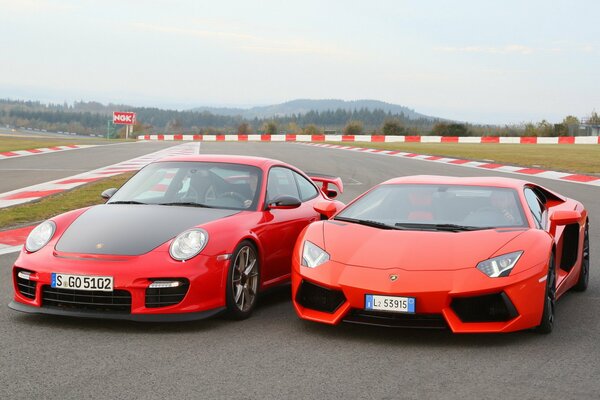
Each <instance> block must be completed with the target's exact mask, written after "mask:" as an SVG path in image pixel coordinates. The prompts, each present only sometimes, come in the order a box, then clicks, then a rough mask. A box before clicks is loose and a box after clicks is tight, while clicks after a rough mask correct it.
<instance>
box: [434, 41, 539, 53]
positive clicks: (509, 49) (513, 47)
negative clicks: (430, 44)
mask: <svg viewBox="0 0 600 400" xmlns="http://www.w3.org/2000/svg"><path fill="white" fill-rule="evenodd" d="M436 50H437V51H442V52H444V53H482V54H522V55H528V54H531V53H533V52H534V50H533V49H532V48H531V47H528V46H523V45H520V44H510V45H506V46H502V47H495V46H463V47H452V46H445V47H437V48H436Z"/></svg>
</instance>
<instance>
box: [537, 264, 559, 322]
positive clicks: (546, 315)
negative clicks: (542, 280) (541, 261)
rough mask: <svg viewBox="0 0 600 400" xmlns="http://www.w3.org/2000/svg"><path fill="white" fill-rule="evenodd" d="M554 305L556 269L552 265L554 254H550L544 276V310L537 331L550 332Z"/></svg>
mask: <svg viewBox="0 0 600 400" xmlns="http://www.w3.org/2000/svg"><path fill="white" fill-rule="evenodd" d="M555 306H556V270H555V266H554V254H552V255H551V256H550V262H549V263H548V276H547V278H546V291H545V293H544V311H543V312H542V320H541V322H540V324H539V325H538V326H537V328H536V331H537V332H538V333H550V332H552V328H554V309H555Z"/></svg>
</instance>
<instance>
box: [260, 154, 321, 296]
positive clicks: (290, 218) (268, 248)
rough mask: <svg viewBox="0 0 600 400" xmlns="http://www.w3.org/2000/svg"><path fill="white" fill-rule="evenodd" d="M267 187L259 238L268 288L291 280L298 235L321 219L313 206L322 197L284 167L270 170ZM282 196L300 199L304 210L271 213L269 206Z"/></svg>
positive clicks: (294, 172) (293, 209)
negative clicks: (293, 255)
mask: <svg viewBox="0 0 600 400" xmlns="http://www.w3.org/2000/svg"><path fill="white" fill-rule="evenodd" d="M266 186H267V193H266V201H265V207H264V210H263V218H262V221H263V224H262V226H261V227H260V229H259V232H258V234H259V236H261V238H260V239H261V243H262V245H263V251H264V254H263V255H264V258H263V260H264V265H263V266H262V275H263V285H265V286H268V285H270V284H275V283H278V282H280V281H281V280H284V279H287V278H288V277H289V275H290V273H291V258H292V250H293V248H294V245H295V243H296V239H297V238H298V235H299V234H300V232H301V231H302V229H304V227H305V226H306V225H308V224H309V223H310V222H313V221H316V220H318V219H319V214H318V213H317V212H316V211H315V210H314V209H313V203H314V202H315V201H317V199H318V198H320V195H319V192H318V189H317V188H316V187H315V186H314V184H313V183H312V182H310V181H308V180H307V179H306V178H305V177H303V176H302V175H300V174H298V173H297V172H296V171H293V170H292V169H290V168H286V167H283V166H276V167H272V168H271V169H270V170H269V174H268V176H267V185H266ZM282 195H285V196H292V197H295V198H297V199H299V200H300V201H301V204H300V206H299V207H297V208H292V209H278V210H274V209H268V204H269V203H270V202H271V201H273V200H274V199H276V198H277V197H278V196H282Z"/></svg>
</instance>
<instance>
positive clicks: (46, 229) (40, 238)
mask: <svg viewBox="0 0 600 400" xmlns="http://www.w3.org/2000/svg"><path fill="white" fill-rule="evenodd" d="M55 231H56V224H55V223H54V222H53V221H44V222H42V223H41V224H39V225H38V226H36V227H35V228H33V230H32V231H31V232H30V233H29V236H27V240H26V241H25V248H26V249H27V251H29V252H30V253H33V252H34V251H38V250H39V249H41V248H42V247H44V246H45V245H46V244H47V243H48V242H49V241H50V239H52V236H53V235H54V232H55Z"/></svg>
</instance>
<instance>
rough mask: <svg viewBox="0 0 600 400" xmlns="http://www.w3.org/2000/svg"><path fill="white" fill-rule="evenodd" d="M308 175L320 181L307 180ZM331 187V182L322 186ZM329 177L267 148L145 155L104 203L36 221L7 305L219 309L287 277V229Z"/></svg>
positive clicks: (243, 307) (127, 315)
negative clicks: (150, 158)
mask: <svg viewBox="0 0 600 400" xmlns="http://www.w3.org/2000/svg"><path fill="white" fill-rule="evenodd" d="M315 182H318V183H319V184H320V185H319V186H317V185H316V184H315ZM331 185H333V186H336V187H337V191H336V190H335V189H334V188H333V187H331ZM342 190H343V189H342V182H341V180H340V179H339V178H333V177H324V176H318V177H313V178H312V179H311V178H309V177H308V176H307V175H305V174H304V173H303V172H301V171H300V170H298V169H297V168H294V167H292V166H290V165H288V164H285V163H282V162H280V161H276V160H270V159H265V158H255V157H241V156H215V155H203V156H186V157H177V158H169V159H165V160H161V161H159V162H155V163H152V164H149V165H148V166H146V167H145V168H143V169H142V170H140V171H139V172H138V173H137V174H136V175H134V176H133V177H132V178H131V179H130V180H129V181H128V182H127V183H125V184H124V185H123V186H122V187H121V188H120V189H119V190H117V189H109V190H107V191H105V192H104V193H103V194H102V195H103V197H105V198H107V199H108V201H107V203H106V204H102V205H98V206H94V207H89V208H83V209H79V210H75V211H70V212H67V213H65V214H62V215H59V216H57V217H54V218H51V219H49V220H47V221H45V222H42V223H41V224H40V225H38V226H37V227H36V228H35V229H34V230H33V231H32V232H31V234H30V235H29V237H28V238H27V241H26V244H25V246H24V249H23V250H22V251H21V254H20V255H19V258H18V259H17V260H16V262H15V265H14V268H13V279H14V289H15V296H14V300H13V301H12V302H11V303H10V307H11V308H12V309H14V310H17V311H24V312H29V313H44V314H58V315H70V316H78V317H94V318H111V319H128V320H136V321H182V320H193V319H199V318H204V317H209V316H211V315H214V314H216V313H218V312H221V311H224V310H227V311H229V313H230V314H231V316H233V317H234V318H240V319H241V318H245V317H247V316H249V315H250V313H251V312H252V310H253V309H254V307H255V305H256V300H257V294H258V293H259V292H260V291H262V290H264V289H267V288H269V287H272V286H274V285H277V284H280V283H284V282H286V281H289V279H290V270H291V253H292V250H293V247H294V243H295V242H296V239H297V237H298V234H299V233H300V231H302V229H303V228H304V227H305V226H306V225H307V224H308V223H310V222H312V221H316V220H318V219H320V218H321V217H322V216H321V215H320V214H319V213H318V212H317V211H315V209H314V207H313V206H314V205H315V204H316V203H317V202H321V203H323V204H327V205H328V207H331V208H332V209H337V208H340V209H341V207H342V206H343V204H342V203H340V202H338V201H336V200H332V198H333V197H335V196H336V194H337V192H338V191H339V192H341V191H342Z"/></svg>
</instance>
